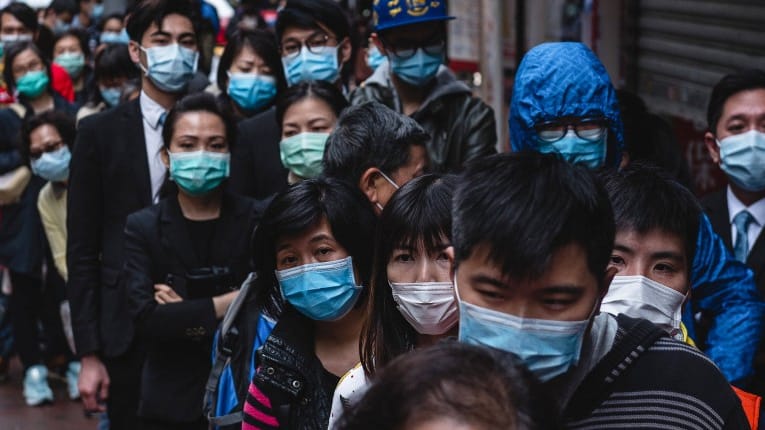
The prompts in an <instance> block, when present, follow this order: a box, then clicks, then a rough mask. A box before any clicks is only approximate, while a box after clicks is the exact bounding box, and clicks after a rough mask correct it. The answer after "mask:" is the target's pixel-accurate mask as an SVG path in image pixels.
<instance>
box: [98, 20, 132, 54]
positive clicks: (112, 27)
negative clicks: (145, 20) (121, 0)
mask: <svg viewBox="0 0 765 430" xmlns="http://www.w3.org/2000/svg"><path fill="white" fill-rule="evenodd" d="M124 20H125V17H124V16H123V15H122V14H119V13H113V14H111V15H107V16H105V17H104V19H102V20H101V22H100V23H99V28H98V31H99V36H98V45H99V48H96V51H98V50H99V49H102V48H100V46H102V45H107V44H111V43H114V44H124V45H127V44H128V43H129V42H130V36H128V34H127V30H125V25H124V23H123V21H124Z"/></svg>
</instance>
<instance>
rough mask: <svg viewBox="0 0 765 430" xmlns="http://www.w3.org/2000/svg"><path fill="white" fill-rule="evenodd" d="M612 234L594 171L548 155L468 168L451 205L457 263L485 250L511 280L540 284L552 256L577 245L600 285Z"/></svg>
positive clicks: (502, 157)
mask: <svg viewBox="0 0 765 430" xmlns="http://www.w3.org/2000/svg"><path fill="white" fill-rule="evenodd" d="M614 229H615V228H614V216H613V212H612V210H611V204H610V202H609V200H608V194H607V193H606V191H605V189H604V188H603V186H602V185H601V184H600V182H599V181H598V180H597V179H596V178H595V177H594V175H593V173H591V172H590V171H588V170H587V169H586V168H584V167H581V166H576V165H572V164H570V163H567V162H566V161H565V160H563V159H562V158H560V156H558V155H554V154H541V153H535V152H531V151H522V152H518V153H513V154H498V155H492V156H489V157H486V158H483V159H480V160H476V161H475V162H473V163H470V164H469V165H468V167H467V169H466V170H465V172H463V173H462V175H461V176H460V182H459V185H458V186H457V191H456V192H455V196H454V202H453V207H452V244H453V246H454V253H455V265H459V263H460V262H461V261H464V260H465V259H467V258H469V257H470V255H471V253H472V252H474V251H475V249H476V247H478V246H487V247H488V250H489V259H490V260H491V261H492V262H494V263H495V264H497V265H498V266H499V267H500V268H501V270H502V273H503V274H504V275H506V276H508V277H509V278H511V279H513V280H531V279H538V278H539V277H540V276H542V275H543V274H544V272H545V271H546V270H547V269H548V266H549V264H550V260H551V258H552V255H553V253H554V252H555V251H556V250H558V249H559V248H560V247H563V246H565V245H569V244H577V245H579V246H581V248H582V249H583V250H584V253H585V255H586V257H587V267H588V269H589V271H590V273H591V274H592V275H593V276H594V277H595V279H597V281H598V283H599V285H600V287H601V288H603V287H605V285H603V275H604V274H605V270H606V267H607V265H608V262H609V259H610V256H611V250H612V249H613V245H614V234H615V233H614Z"/></svg>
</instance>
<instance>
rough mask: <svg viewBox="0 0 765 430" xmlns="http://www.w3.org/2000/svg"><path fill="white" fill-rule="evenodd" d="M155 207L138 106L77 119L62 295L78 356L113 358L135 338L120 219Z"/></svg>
mask: <svg viewBox="0 0 765 430" xmlns="http://www.w3.org/2000/svg"><path fill="white" fill-rule="evenodd" d="M151 204H152V195H151V180H150V175H149V162H148V159H147V156H146V140H145V137H144V131H143V118H142V116H141V109H140V104H139V101H138V100H137V99H136V100H133V101H131V102H128V103H125V104H123V105H119V106H117V107H115V108H114V109H110V110H107V111H104V112H101V113H98V114H95V115H92V116H89V117H87V118H85V119H83V120H82V121H80V125H79V130H78V133H77V143H76V145H75V148H74V154H73V155H72V162H71V164H70V174H69V193H68V201H67V231H68V238H67V246H66V248H67V249H66V259H67V266H68V269H69V282H68V288H67V293H68V296H69V304H70V306H71V311H72V329H73V330H74V340H75V346H76V348H77V353H78V354H80V355H82V354H89V353H96V352H100V353H101V354H102V355H104V356H108V357H116V356H119V355H121V354H122V353H124V352H125V351H126V350H127V349H128V346H129V345H130V343H131V341H132V338H133V331H134V329H133V323H132V319H131V318H130V316H129V315H128V313H127V307H126V304H125V291H124V289H123V288H122V287H121V286H120V284H119V282H118V281H119V278H120V273H121V272H122V266H123V263H124V252H123V241H124V230H125V219H126V218H127V216H128V215H129V214H131V213H133V212H135V211H137V210H140V209H143V208H145V207H147V206H149V205H151Z"/></svg>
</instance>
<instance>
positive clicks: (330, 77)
mask: <svg viewBox="0 0 765 430" xmlns="http://www.w3.org/2000/svg"><path fill="white" fill-rule="evenodd" d="M311 49H313V50H314V51H318V52H317V53H314V52H311V51H309V50H308V48H307V47H305V46H303V47H302V48H300V52H299V53H297V54H296V55H295V56H291V57H282V65H284V76H285V77H286V78H287V84H288V85H290V86H292V85H296V84H298V83H300V82H303V81H328V82H335V81H337V79H338V78H339V77H340V66H339V64H338V62H337V46H324V47H321V48H311Z"/></svg>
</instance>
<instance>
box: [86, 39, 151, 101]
mask: <svg viewBox="0 0 765 430" xmlns="http://www.w3.org/2000/svg"><path fill="white" fill-rule="evenodd" d="M115 78H125V79H126V80H128V81H129V80H131V79H139V80H140V78H141V73H140V71H139V69H138V68H137V67H135V64H133V60H131V59H130V52H129V51H128V46H127V45H125V44H121V43H109V44H107V45H106V46H105V47H104V48H103V49H101V50H100V51H98V52H97V53H96V58H95V69H94V71H93V79H91V81H90V85H92V88H91V89H90V94H91V97H90V102H91V103H92V104H94V105H98V104H99V103H101V102H102V101H103V97H101V91H99V88H98V87H99V82H100V81H101V80H104V79H115Z"/></svg>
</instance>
